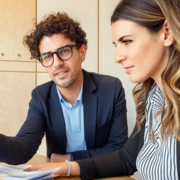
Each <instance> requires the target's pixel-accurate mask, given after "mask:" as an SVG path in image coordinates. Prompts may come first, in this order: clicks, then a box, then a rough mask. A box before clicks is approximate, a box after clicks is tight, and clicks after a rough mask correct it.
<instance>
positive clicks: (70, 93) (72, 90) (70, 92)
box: [58, 73, 83, 105]
mask: <svg viewBox="0 0 180 180" xmlns="http://www.w3.org/2000/svg"><path fill="white" fill-rule="evenodd" d="M82 82H83V75H82V73H81V75H80V77H79V78H78V79H77V81H76V82H75V83H74V84H73V85H72V86H71V87H69V88H60V87H58V89H59V91H60V92H61V95H62V97H63V99H64V100H65V101H66V102H68V103H70V104H72V105H74V104H75V102H76V100H77V98H78V96H79V93H80V91H81V86H82Z"/></svg>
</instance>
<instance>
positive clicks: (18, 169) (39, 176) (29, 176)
mask: <svg viewBox="0 0 180 180" xmlns="http://www.w3.org/2000/svg"><path fill="white" fill-rule="evenodd" d="M28 167H31V165H16V166H11V165H0V179H2V180H17V179H19V180H45V179H53V178H54V177H56V176H54V175H53V174H52V173H53V172H55V171H57V170H59V169H60V168H55V169H50V170H44V171H33V172H26V171H23V170H24V169H26V168H28Z"/></svg>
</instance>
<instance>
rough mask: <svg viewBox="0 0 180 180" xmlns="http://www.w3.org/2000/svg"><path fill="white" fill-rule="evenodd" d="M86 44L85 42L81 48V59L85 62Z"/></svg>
mask: <svg viewBox="0 0 180 180" xmlns="http://www.w3.org/2000/svg"><path fill="white" fill-rule="evenodd" d="M86 49H87V48H86V46H85V45H84V44H83V45H82V46H81V48H80V50H79V51H80V58H81V61H82V62H83V61H84V60H85V57H86Z"/></svg>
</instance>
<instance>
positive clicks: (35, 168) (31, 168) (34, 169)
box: [24, 166, 42, 171]
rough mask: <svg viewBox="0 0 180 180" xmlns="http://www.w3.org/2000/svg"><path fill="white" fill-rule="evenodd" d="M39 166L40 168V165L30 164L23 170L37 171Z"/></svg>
mask: <svg viewBox="0 0 180 180" xmlns="http://www.w3.org/2000/svg"><path fill="white" fill-rule="evenodd" d="M40 168H42V167H40V166H31V167H29V168H26V169H24V171H38V170H39V169H40Z"/></svg>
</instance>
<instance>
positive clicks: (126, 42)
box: [123, 40, 132, 45]
mask: <svg viewBox="0 0 180 180" xmlns="http://www.w3.org/2000/svg"><path fill="white" fill-rule="evenodd" d="M131 42H132V40H124V41H123V43H125V44H126V45H128V44H130V43H131Z"/></svg>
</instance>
